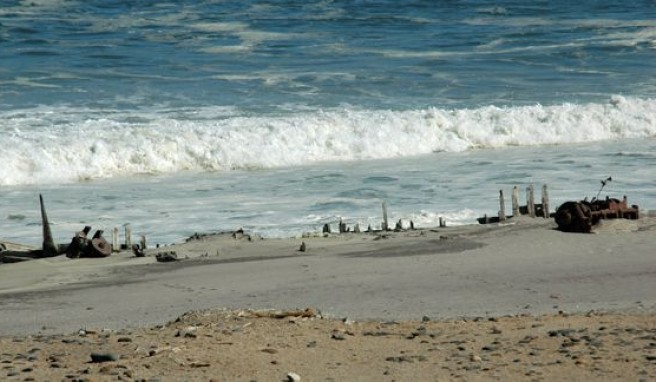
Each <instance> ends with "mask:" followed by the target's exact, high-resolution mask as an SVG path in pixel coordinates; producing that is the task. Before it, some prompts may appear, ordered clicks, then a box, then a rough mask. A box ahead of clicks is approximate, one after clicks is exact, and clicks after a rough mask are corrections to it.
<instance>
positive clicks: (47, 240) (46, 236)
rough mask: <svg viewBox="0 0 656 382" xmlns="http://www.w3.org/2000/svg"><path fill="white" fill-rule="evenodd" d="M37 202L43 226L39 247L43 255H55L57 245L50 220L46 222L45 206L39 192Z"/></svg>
mask: <svg viewBox="0 0 656 382" xmlns="http://www.w3.org/2000/svg"><path fill="white" fill-rule="evenodd" d="M39 203H40V204H41V225H42V226H43V245H42V247H41V248H42V249H43V256H44V257H52V256H57V252H58V251H57V246H55V240H54V239H53V238H52V231H51V230H50V222H48V215H46V206H45V205H44V204H43V195H41V194H39Z"/></svg>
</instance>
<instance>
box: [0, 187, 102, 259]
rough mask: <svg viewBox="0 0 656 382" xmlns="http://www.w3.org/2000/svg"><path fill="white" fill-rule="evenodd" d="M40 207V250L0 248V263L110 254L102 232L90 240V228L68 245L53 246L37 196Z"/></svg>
mask: <svg viewBox="0 0 656 382" xmlns="http://www.w3.org/2000/svg"><path fill="white" fill-rule="evenodd" d="M39 203H40V205H41V225H42V229H43V243H42V245H41V249H7V248H6V246H4V245H3V246H1V247H0V262H2V263H16V262H20V261H26V260H33V259H42V258H46V257H54V256H59V255H62V254H66V255H67V256H68V257H106V256H109V255H110V254H111V253H112V245H111V244H109V243H108V242H107V241H106V240H105V239H104V238H103V237H102V233H103V231H101V230H99V231H96V233H95V235H94V236H93V238H92V239H91V240H89V239H87V234H88V233H89V232H90V231H91V227H90V226H86V227H84V229H83V230H82V231H80V232H78V233H76V234H75V236H74V237H73V240H72V241H71V243H70V244H59V245H57V244H55V241H54V239H53V237H52V231H51V229H50V222H49V221H48V215H47V214H46V207H45V204H44V202H43V195H39Z"/></svg>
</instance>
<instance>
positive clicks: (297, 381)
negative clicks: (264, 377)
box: [287, 372, 301, 382]
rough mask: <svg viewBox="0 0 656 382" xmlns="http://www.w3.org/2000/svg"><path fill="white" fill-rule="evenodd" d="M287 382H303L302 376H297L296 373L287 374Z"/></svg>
mask: <svg viewBox="0 0 656 382" xmlns="http://www.w3.org/2000/svg"><path fill="white" fill-rule="evenodd" d="M287 381H288V382H301V376H300V375H298V374H296V373H292V372H289V373H287Z"/></svg>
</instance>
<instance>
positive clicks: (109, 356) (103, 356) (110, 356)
mask: <svg viewBox="0 0 656 382" xmlns="http://www.w3.org/2000/svg"><path fill="white" fill-rule="evenodd" d="M118 359H119V356H118V354H115V353H95V352H94V353H91V362H94V363H100V362H116V361H118Z"/></svg>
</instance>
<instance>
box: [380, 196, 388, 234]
mask: <svg viewBox="0 0 656 382" xmlns="http://www.w3.org/2000/svg"><path fill="white" fill-rule="evenodd" d="M381 229H382V230H383V231H387V230H388V229H389V224H388V223H387V202H383V224H382V226H381Z"/></svg>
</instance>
